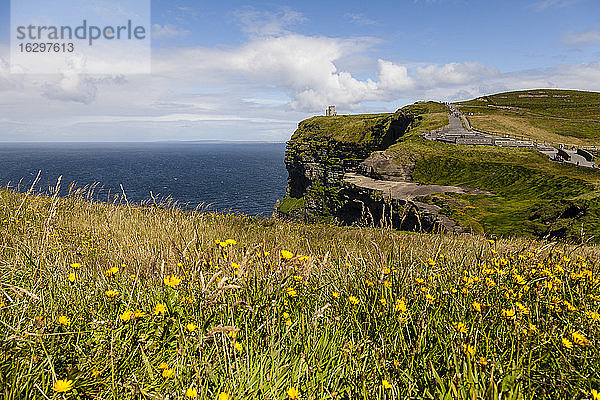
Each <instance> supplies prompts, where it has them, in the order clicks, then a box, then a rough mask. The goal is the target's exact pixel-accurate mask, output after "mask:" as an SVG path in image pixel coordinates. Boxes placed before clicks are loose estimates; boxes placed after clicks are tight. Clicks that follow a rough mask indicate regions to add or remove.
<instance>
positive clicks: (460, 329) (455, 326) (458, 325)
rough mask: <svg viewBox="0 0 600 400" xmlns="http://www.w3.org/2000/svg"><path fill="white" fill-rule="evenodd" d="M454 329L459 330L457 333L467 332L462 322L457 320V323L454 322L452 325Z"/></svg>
mask: <svg viewBox="0 0 600 400" xmlns="http://www.w3.org/2000/svg"><path fill="white" fill-rule="evenodd" d="M454 329H456V331H457V332H459V333H467V327H466V325H465V324H464V323H462V322H459V323H458V324H455V325H454Z"/></svg>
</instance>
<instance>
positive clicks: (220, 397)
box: [217, 392, 231, 400]
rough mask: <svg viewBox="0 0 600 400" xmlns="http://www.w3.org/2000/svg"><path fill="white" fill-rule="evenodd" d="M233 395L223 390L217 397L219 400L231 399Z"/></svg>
mask: <svg viewBox="0 0 600 400" xmlns="http://www.w3.org/2000/svg"><path fill="white" fill-rule="evenodd" d="M230 399H231V397H229V394H227V393H225V392H221V393H219V397H218V398H217V400H230Z"/></svg>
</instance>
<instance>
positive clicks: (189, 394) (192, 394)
mask: <svg viewBox="0 0 600 400" xmlns="http://www.w3.org/2000/svg"><path fill="white" fill-rule="evenodd" d="M185 397H187V398H188V399H195V398H196V397H198V390H196V389H195V388H188V389H187V390H186V391H185Z"/></svg>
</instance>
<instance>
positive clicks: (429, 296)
mask: <svg viewBox="0 0 600 400" xmlns="http://www.w3.org/2000/svg"><path fill="white" fill-rule="evenodd" d="M425 298H426V299H427V301H429V302H430V303H431V304H433V303H434V302H435V297H433V296H432V295H430V294H429V293H427V294H426V295H425Z"/></svg>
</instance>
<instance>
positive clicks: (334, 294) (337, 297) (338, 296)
mask: <svg viewBox="0 0 600 400" xmlns="http://www.w3.org/2000/svg"><path fill="white" fill-rule="evenodd" d="M331 295H332V296H333V297H334V298H336V299H339V298H340V294H339V293H338V292H333V293H331Z"/></svg>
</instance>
